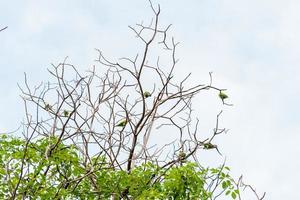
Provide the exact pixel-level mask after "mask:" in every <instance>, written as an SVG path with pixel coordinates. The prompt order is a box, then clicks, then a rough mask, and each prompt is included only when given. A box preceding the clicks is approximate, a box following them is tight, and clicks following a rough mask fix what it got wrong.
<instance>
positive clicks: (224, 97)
mask: <svg viewBox="0 0 300 200" xmlns="http://www.w3.org/2000/svg"><path fill="white" fill-rule="evenodd" d="M219 97H220V98H221V99H222V101H223V100H224V99H227V98H228V96H227V94H225V93H224V92H221V91H220V93H219Z"/></svg>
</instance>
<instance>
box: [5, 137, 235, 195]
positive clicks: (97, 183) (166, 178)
mask: <svg viewBox="0 0 300 200" xmlns="http://www.w3.org/2000/svg"><path fill="white" fill-rule="evenodd" d="M214 177H217V178H218V180H219V184H218V185H216V187H217V188H219V191H223V192H225V194H226V195H228V196H230V197H231V198H232V199H236V198H237V196H238V194H239V191H238V190H236V188H235V185H234V181H233V180H232V178H231V177H230V175H229V168H228V167H220V168H211V169H204V168H200V167H199V166H198V165H197V164H195V163H192V162H186V163H184V164H181V165H173V166H171V167H169V168H164V167H161V166H158V165H157V164H154V163H151V162H148V163H144V164H141V165H139V166H136V167H134V168H132V170H131V171H130V172H127V171H125V170H120V169H114V168H112V167H110V165H109V164H108V162H107V161H106V158H104V157H101V156H98V157H93V158H91V162H90V163H89V165H88V166H87V165H86V162H84V160H82V159H81V156H80V154H79V151H78V150H77V149H76V148H75V147H74V146H72V145H65V144H63V143H62V142H60V141H59V140H58V138H56V137H49V138H44V139H39V140H36V141H34V142H29V143H27V142H26V141H25V140H23V139H20V138H13V137H10V136H7V135H1V136H0V182H1V184H0V199H5V198H8V197H9V198H11V197H12V194H13V191H14V190H15V188H16V187H17V185H18V187H17V190H16V197H17V199H22V198H25V197H26V198H29V199H110V198H111V197H112V196H114V198H116V199H120V198H122V197H123V196H124V195H125V194H126V195H127V196H128V197H130V198H131V199H178V200H180V199H201V200H206V199H212V198H213V196H214V193H213V192H214V191H213V190H210V189H209V186H210V185H212V184H214V183H213V182H211V180H212V179H213V178H214Z"/></svg>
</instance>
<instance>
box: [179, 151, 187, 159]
mask: <svg viewBox="0 0 300 200" xmlns="http://www.w3.org/2000/svg"><path fill="white" fill-rule="evenodd" d="M185 157H186V154H185V153H184V152H183V151H180V152H179V154H178V158H179V159H180V160H183V159H185Z"/></svg>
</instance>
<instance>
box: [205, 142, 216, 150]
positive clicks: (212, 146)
mask: <svg viewBox="0 0 300 200" xmlns="http://www.w3.org/2000/svg"><path fill="white" fill-rule="evenodd" d="M215 148H217V145H215V144H212V143H205V144H204V149H215Z"/></svg>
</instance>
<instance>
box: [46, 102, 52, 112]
mask: <svg viewBox="0 0 300 200" xmlns="http://www.w3.org/2000/svg"><path fill="white" fill-rule="evenodd" d="M45 110H47V111H52V106H51V105H50V104H49V103H45Z"/></svg>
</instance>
